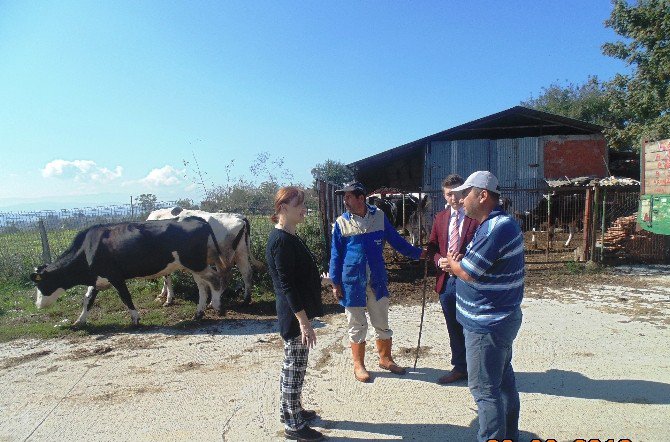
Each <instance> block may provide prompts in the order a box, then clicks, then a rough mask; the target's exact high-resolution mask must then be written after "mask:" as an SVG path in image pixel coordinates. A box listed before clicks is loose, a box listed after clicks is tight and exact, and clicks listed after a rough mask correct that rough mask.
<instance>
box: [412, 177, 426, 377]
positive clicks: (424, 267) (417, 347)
mask: <svg viewBox="0 0 670 442" xmlns="http://www.w3.org/2000/svg"><path fill="white" fill-rule="evenodd" d="M418 209H419V246H421V229H422V227H423V223H422V221H423V208H422V207H421V191H420V190H419V207H418ZM427 284H428V257H426V258H425V259H424V260H423V300H422V302H421V322H420V324H419V340H418V341H417V343H416V352H415V353H414V370H416V362H417V361H418V360H419V348H421V332H422V331H423V315H424V312H425V310H426V287H427Z"/></svg>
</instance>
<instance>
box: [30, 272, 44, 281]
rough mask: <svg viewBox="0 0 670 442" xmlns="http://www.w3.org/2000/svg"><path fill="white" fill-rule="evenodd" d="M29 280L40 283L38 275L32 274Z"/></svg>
mask: <svg viewBox="0 0 670 442" xmlns="http://www.w3.org/2000/svg"><path fill="white" fill-rule="evenodd" d="M30 279H32V280H33V281H35V282H37V281H41V280H42V277H41V276H40V275H39V273H33V274H31V275H30Z"/></svg>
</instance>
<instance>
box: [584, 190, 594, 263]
mask: <svg viewBox="0 0 670 442" xmlns="http://www.w3.org/2000/svg"><path fill="white" fill-rule="evenodd" d="M591 224H593V188H592V187H587V188H586V201H585V202H584V252H583V254H582V261H587V260H588V259H589V258H590V257H591V250H590V246H591Z"/></svg>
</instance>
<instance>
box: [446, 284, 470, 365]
mask: <svg viewBox="0 0 670 442" xmlns="http://www.w3.org/2000/svg"><path fill="white" fill-rule="evenodd" d="M440 304H442V313H444V319H445V321H446V322H447V331H448V332H449V347H451V365H453V366H454V370H456V371H458V372H461V373H467V372H468V366H467V362H466V360H465V337H464V336H463V326H462V325H461V324H460V323H459V322H458V321H456V277H455V276H450V277H449V278H447V280H446V281H445V283H444V288H443V289H442V293H440Z"/></svg>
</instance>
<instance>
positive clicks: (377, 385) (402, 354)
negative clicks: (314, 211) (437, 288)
mask: <svg viewBox="0 0 670 442" xmlns="http://www.w3.org/2000/svg"><path fill="white" fill-rule="evenodd" d="M650 277H657V278H658V277H659V276H653V275H652V276H650ZM667 282H668V281H665V284H660V285H659V288H658V289H656V290H651V291H649V290H647V291H640V290H637V289H632V288H631V289H627V288H625V287H587V288H585V289H584V290H582V291H579V290H576V291H573V292H571V293H561V294H556V296H555V298H560V299H536V297H535V298H534V296H533V293H528V295H527V298H526V300H525V301H524V305H523V310H524V322H523V326H522V328H521V331H520V335H519V337H518V338H517V341H516V344H515V357H514V366H515V369H516V372H517V383H518V386H519V390H520V393H521V407H522V410H521V422H520V426H521V429H522V430H523V433H522V440H523V441H530V440H531V439H533V438H540V439H541V440H546V439H549V438H553V439H556V440H558V441H574V440H575V439H577V438H583V439H586V440H589V439H591V438H599V439H600V440H607V439H614V440H615V441H617V440H619V439H623V438H628V439H630V440H631V441H664V440H669V438H670V437H669V436H668V430H670V369H669V368H670V331H669V330H668V328H667V325H666V324H667V322H664V321H666V318H668V314H669V313H670V291H668V290H667V289H666V288H665V287H668V286H670V284H667ZM645 303H646V304H648V305H649V306H651V307H650V308H651V309H652V310H653V313H654V314H649V315H646V316H645V315H640V313H639V312H640V309H639V308H633V309H631V306H633V305H634V306H637V307H640V306H644V305H646V304H645ZM420 310H421V307H420V306H411V307H400V306H394V307H392V311H391V326H392V328H393V329H394V333H395V335H394V351H395V355H396V360H397V362H399V363H400V364H402V365H405V366H411V365H412V364H413V361H414V353H413V348H414V347H415V345H416V341H417V336H418V325H419V315H420ZM643 311H646V310H644V309H643ZM635 312H636V313H635ZM344 319H345V318H344V315H343V314H338V315H333V316H329V317H326V318H324V319H323V321H322V322H320V323H319V324H318V330H317V335H318V343H317V348H316V349H315V350H313V351H312V352H311V353H310V362H309V368H308V372H307V378H306V379H307V380H306V384H305V389H304V392H303V402H304V404H305V406H306V407H307V408H314V409H316V410H317V411H318V412H319V415H320V419H318V420H316V421H315V422H314V426H315V427H316V428H318V429H321V430H323V432H324V433H325V434H326V435H327V436H328V438H329V440H341V441H346V440H396V439H404V440H417V441H472V440H475V434H476V428H477V424H476V406H475V404H474V401H473V400H472V397H471V395H470V392H469V390H468V389H467V386H466V384H465V383H464V382H462V383H457V384H456V385H453V386H441V385H438V384H436V382H435V381H436V379H437V378H438V377H439V376H441V375H442V374H444V372H445V370H447V369H449V368H450V367H449V365H448V359H449V356H450V355H449V346H448V337H447V331H446V327H445V325H444V319H443V317H442V314H441V310H440V308H439V305H437V304H429V305H428V306H427V309H426V319H425V324H424V333H423V338H422V353H421V357H420V358H419V362H418V366H417V369H416V370H415V371H414V370H412V371H411V372H410V373H409V374H407V375H406V376H404V377H398V376H394V375H391V374H389V373H386V372H382V371H380V370H378V369H377V368H376V356H375V355H374V353H373V352H372V348H370V347H369V348H368V353H367V357H366V362H367V365H368V367H369V368H370V369H371V370H372V371H373V374H374V375H375V378H374V382H372V383H370V384H361V383H359V382H356V381H355V380H354V378H353V374H352V365H351V357H350V353H349V349H348V346H347V341H346V338H345V334H346V333H345V331H346V328H345V321H344ZM0 355H1V357H2V359H1V361H2V362H0V440H2V441H25V440H29V441H72V440H86V441H117V440H118V441H121V440H124V441H125V440H133V441H160V442H167V441H185V440H189V441H193V440H197V441H216V440H218V441H273V440H281V439H282V426H281V424H280V423H279V420H278V411H277V410H278V392H279V385H278V379H279V369H280V364H281V358H282V346H281V340H280V338H279V336H278V334H277V333H276V330H275V325H274V323H273V321H261V320H259V321H233V322H231V321H227V320H222V321H220V322H218V323H216V324H212V325H211V326H208V327H204V328H202V329H198V330H188V331H181V332H179V331H174V330H164V331H160V332H151V333H146V332H141V331H139V332H137V333H132V334H117V335H104V336H92V337H89V338H85V339H79V340H76V341H73V340H70V341H68V340H49V341H36V340H30V341H15V342H12V343H5V344H1V345H0Z"/></svg>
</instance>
